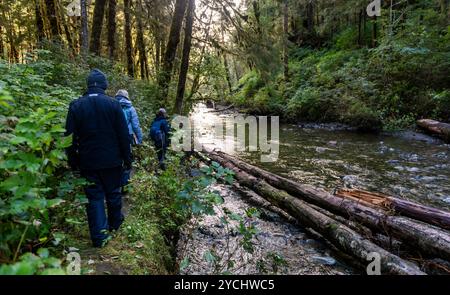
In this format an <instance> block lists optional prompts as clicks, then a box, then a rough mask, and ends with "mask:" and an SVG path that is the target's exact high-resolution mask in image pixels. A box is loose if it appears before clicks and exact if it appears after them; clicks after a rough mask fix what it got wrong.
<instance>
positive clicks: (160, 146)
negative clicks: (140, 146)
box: [150, 109, 170, 170]
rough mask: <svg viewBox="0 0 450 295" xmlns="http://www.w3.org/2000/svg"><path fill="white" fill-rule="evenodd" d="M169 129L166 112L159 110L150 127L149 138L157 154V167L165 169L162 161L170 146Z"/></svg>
mask: <svg viewBox="0 0 450 295" xmlns="http://www.w3.org/2000/svg"><path fill="white" fill-rule="evenodd" d="M169 132H170V127H169V123H168V121H167V111H166V110H165V109H160V110H159V111H158V113H157V115H156V119H155V120H154V121H153V123H152V125H151V127H150V138H151V139H152V140H153V143H154V144H155V147H156V149H157V153H158V161H159V167H160V168H161V169H163V170H164V169H165V164H164V160H165V157H166V152H167V148H168V146H169V144H170V140H169Z"/></svg>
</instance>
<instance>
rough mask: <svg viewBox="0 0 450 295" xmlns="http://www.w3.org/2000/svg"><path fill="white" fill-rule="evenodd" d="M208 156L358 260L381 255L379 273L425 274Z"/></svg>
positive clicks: (368, 241) (298, 203) (301, 202)
mask: <svg viewBox="0 0 450 295" xmlns="http://www.w3.org/2000/svg"><path fill="white" fill-rule="evenodd" d="M208 157H210V158H211V159H212V160H214V161H216V162H218V163H220V164H221V165H222V166H224V167H226V168H229V169H231V170H233V171H234V172H235V177H236V179H237V181H238V182H239V184H241V185H242V186H245V187H247V188H249V189H251V190H253V191H254V192H256V193H257V194H258V195H259V196H261V197H264V198H265V199H266V200H267V201H269V202H270V203H272V204H273V205H275V206H276V207H278V208H281V209H282V210H284V211H286V212H287V213H289V214H290V215H291V216H293V217H295V218H296V219H297V220H298V221H299V223H301V224H302V225H304V226H307V227H310V228H312V229H313V230H314V231H316V232H318V233H319V234H321V235H322V236H323V237H324V238H326V239H327V240H329V241H330V242H331V243H333V245H335V246H336V247H337V248H339V249H340V250H342V251H343V252H345V253H347V254H350V255H352V256H353V257H355V258H357V259H358V260H359V262H361V263H363V264H366V265H368V264H369V263H370V257H369V254H370V253H377V254H379V255H380V257H381V261H380V263H381V271H382V273H390V274H402V275H424V274H425V273H424V272H422V271H421V270H420V269H419V268H418V267H417V265H415V264H413V263H411V262H408V261H405V260H403V259H402V258H400V257H398V256H396V255H394V254H392V253H390V252H388V251H386V250H385V249H383V248H381V247H379V246H377V245H376V244H374V243H372V242H371V241H370V240H368V239H366V238H364V237H362V236H361V235H359V234H358V233H357V232H355V231H354V230H352V229H350V228H349V227H347V226H346V225H344V224H342V223H340V222H338V221H336V220H334V219H332V218H330V217H328V216H326V215H324V214H322V213H320V212H318V211H317V210H315V209H313V208H312V207H311V206H309V204H307V203H306V202H304V201H302V200H300V199H298V198H295V197H293V196H291V195H289V194H288V193H286V192H285V191H283V190H279V189H277V188H275V187H273V186H271V185H270V184H268V183H267V182H266V181H264V180H261V179H257V178H256V177H254V176H252V175H250V174H249V173H247V172H244V171H242V170H240V169H239V168H237V167H236V166H235V165H233V164H232V163H230V162H229V161H227V160H225V159H223V158H220V157H218V156H217V155H215V154H213V153H211V154H208Z"/></svg>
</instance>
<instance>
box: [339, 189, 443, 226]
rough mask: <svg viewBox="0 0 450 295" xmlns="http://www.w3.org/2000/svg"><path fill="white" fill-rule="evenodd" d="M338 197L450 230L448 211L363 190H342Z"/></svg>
mask: <svg viewBox="0 0 450 295" xmlns="http://www.w3.org/2000/svg"><path fill="white" fill-rule="evenodd" d="M336 196H338V197H341V198H348V199H352V200H355V201H357V202H361V203H363V204H365V205H367V206H371V207H375V208H381V209H385V210H388V211H390V210H394V211H395V213H398V214H401V215H404V216H407V217H411V218H413V219H416V220H420V221H423V222H426V223H429V224H433V225H437V226H438V227H441V228H444V229H447V230H448V229H450V212H448V211H443V210H439V209H436V208H433V207H429V206H424V205H421V204H418V203H414V202H411V201H408V200H403V199H399V198H395V197H392V196H388V195H384V194H379V193H372V192H367V191H363V190H349V189H341V190H339V191H338V192H337V193H336Z"/></svg>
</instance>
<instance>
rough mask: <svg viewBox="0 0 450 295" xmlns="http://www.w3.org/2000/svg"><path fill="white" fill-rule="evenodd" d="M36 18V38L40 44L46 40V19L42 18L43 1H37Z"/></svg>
mask: <svg viewBox="0 0 450 295" xmlns="http://www.w3.org/2000/svg"><path fill="white" fill-rule="evenodd" d="M34 5H35V16H36V30H37V31H36V37H37V41H38V43H39V42H41V41H42V40H43V39H44V38H45V31H44V19H43V17H42V10H41V1H40V0H35V4H34Z"/></svg>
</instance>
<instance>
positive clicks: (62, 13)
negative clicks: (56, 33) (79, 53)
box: [57, 2, 76, 53]
mask: <svg viewBox="0 0 450 295" xmlns="http://www.w3.org/2000/svg"><path fill="white" fill-rule="evenodd" d="M57 4H58V6H57V12H59V17H60V23H61V27H62V29H64V35H65V36H66V40H67V45H68V47H69V49H70V51H71V52H72V53H75V47H76V46H75V42H74V39H73V37H72V32H71V31H70V29H69V25H68V24H67V19H66V14H65V10H64V8H63V7H61V3H59V2H57Z"/></svg>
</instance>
